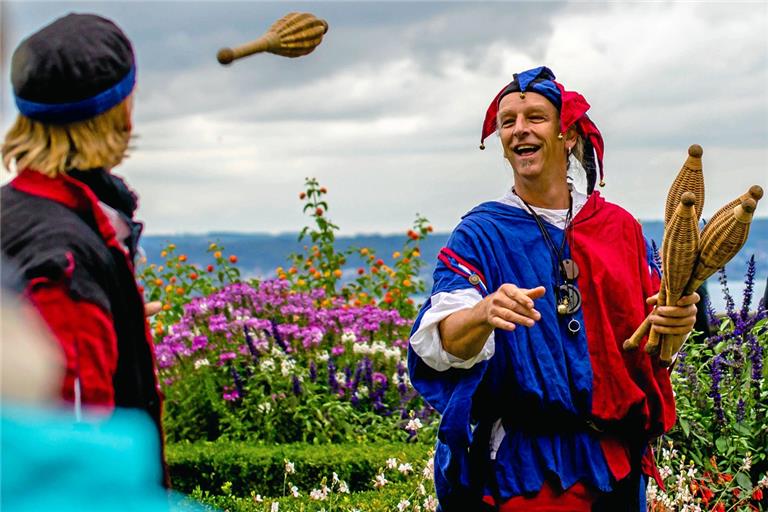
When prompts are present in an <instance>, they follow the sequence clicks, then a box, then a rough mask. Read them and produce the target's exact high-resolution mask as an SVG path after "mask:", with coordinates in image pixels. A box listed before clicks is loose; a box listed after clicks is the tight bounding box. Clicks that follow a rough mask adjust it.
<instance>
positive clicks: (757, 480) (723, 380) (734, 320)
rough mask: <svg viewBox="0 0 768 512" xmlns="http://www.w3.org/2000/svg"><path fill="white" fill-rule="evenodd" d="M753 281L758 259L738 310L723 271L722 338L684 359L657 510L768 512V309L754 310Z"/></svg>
mask: <svg viewBox="0 0 768 512" xmlns="http://www.w3.org/2000/svg"><path fill="white" fill-rule="evenodd" d="M754 277H755V260H754V257H753V258H752V259H750V261H749V263H748V266H747V275H746V277H745V285H746V286H745V292H744V297H743V299H742V306H741V308H740V309H738V310H737V309H736V307H735V301H734V300H733V298H732V297H731V294H730V292H729V290H728V286H727V280H726V278H725V271H724V270H721V272H720V282H721V285H722V287H723V293H724V295H725V299H726V313H725V316H724V317H723V318H719V319H718V318H716V317H715V315H714V313H713V312H712V310H711V307H710V306H709V305H705V307H707V308H708V311H709V313H710V314H709V316H710V322H711V323H712V324H714V325H719V329H718V332H717V334H716V335H714V336H711V337H709V338H707V339H697V338H696V337H694V338H692V339H691V340H689V341H688V342H686V344H685V345H684V352H681V354H680V357H679V359H678V361H677V364H676V366H675V370H674V372H673V374H672V382H673V386H674V389H675V396H676V401H677V413H678V423H677V426H676V427H675V428H674V429H673V430H672V431H671V432H670V433H669V434H668V436H667V440H665V441H664V443H667V442H669V443H670V445H669V447H667V446H665V447H664V449H663V450H662V454H663V457H662V459H663V461H664V462H663V463H662V464H661V465H662V466H663V467H662V476H665V477H667V481H666V484H667V489H668V493H664V492H662V491H659V490H658V489H655V490H654V500H655V506H656V507H657V508H655V509H654V510H722V511H726V510H738V511H741V510H759V508H758V507H759V506H760V504H761V503H762V505H763V506H764V505H766V503H765V498H764V490H765V488H766V484H767V483H768V480H767V479H766V477H765V475H766V474H767V473H768V448H766V447H768V424H767V423H766V419H767V418H768V378H767V377H768V376H767V375H766V368H765V366H764V364H763V357H764V354H765V352H766V350H768V319H767V318H766V316H768V315H767V313H766V305H765V304H758V305H757V308H756V310H752V311H751V310H750V309H751V306H752V299H753V297H752V294H753V289H754V288H753V285H754ZM651 489H654V488H653V487H651ZM654 500H652V501H654ZM684 507H689V508H684ZM690 507H701V508H690Z"/></svg>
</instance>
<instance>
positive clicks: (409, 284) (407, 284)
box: [403, 279, 411, 288]
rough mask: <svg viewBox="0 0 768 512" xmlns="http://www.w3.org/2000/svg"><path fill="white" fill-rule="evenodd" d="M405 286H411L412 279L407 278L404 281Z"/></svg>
mask: <svg viewBox="0 0 768 512" xmlns="http://www.w3.org/2000/svg"><path fill="white" fill-rule="evenodd" d="M403 286H405V287H406V288H410V287H411V280H410V279H405V280H404V281H403Z"/></svg>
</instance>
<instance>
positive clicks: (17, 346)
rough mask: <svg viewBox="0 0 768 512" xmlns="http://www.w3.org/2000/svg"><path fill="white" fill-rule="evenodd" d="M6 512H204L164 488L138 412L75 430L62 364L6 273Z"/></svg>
mask: <svg viewBox="0 0 768 512" xmlns="http://www.w3.org/2000/svg"><path fill="white" fill-rule="evenodd" d="M0 271H2V275H3V286H2V293H0V392H1V393H0V453H1V454H2V457H0V510H3V511H4V512H27V511H29V512H33V511H34V512H37V511H40V510H57V511H82V510H99V511H124V510H142V511H152V512H154V511H164V510H202V507H200V506H198V505H197V504H196V503H195V502H192V501H191V500H188V501H185V499H184V497H183V496H181V495H178V494H175V493H172V494H169V493H168V491H167V490H166V489H165V488H164V487H163V486H162V485H161V475H162V466H161V464H160V461H159V459H158V457H157V452H158V450H159V439H158V437H157V430H156V428H155V425H154V423H153V422H152V420H151V419H150V418H149V416H147V414H146V413H145V412H143V411H139V410H137V409H119V408H118V409H115V411H114V412H113V414H111V415H110V416H109V417H106V416H104V415H101V414H99V415H95V416H93V417H89V414H88V409H85V411H84V421H77V420H76V418H75V416H74V414H73V413H72V410H71V408H70V407H64V406H63V404H62V403H61V400H60V396H59V395H60V387H61V379H62V378H63V374H64V372H65V364H64V356H63V354H62V350H61V347H60V346H59V344H58V342H57V341H56V340H55V339H53V338H52V337H51V333H50V331H49V330H48V329H47V327H46V326H45V323H44V322H43V321H42V319H41V318H40V316H39V315H38V314H37V311H36V310H35V309H34V308H32V307H31V306H30V305H29V304H28V303H26V301H25V300H24V299H23V298H22V297H19V296H18V293H19V292H20V290H18V289H16V287H15V282H16V281H15V279H14V277H13V274H16V272H14V271H13V269H12V264H9V263H7V262H5V261H3V262H2V264H1V265H0Z"/></svg>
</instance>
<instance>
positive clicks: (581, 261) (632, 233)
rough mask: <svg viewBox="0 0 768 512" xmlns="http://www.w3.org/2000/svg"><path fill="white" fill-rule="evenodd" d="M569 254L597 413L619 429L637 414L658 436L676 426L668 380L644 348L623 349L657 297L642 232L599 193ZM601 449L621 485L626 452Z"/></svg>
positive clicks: (612, 446) (579, 222) (609, 445)
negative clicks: (581, 299)
mask: <svg viewBox="0 0 768 512" xmlns="http://www.w3.org/2000/svg"><path fill="white" fill-rule="evenodd" d="M571 253H572V257H573V259H574V261H575V262H576V264H577V265H578V266H579V270H580V272H579V278H578V287H579V289H580V290H581V293H582V295H583V296H584V297H585V300H584V305H583V311H584V322H585V324H586V330H587V344H588V349H589V354H590V359H591V362H592V372H593V375H594V377H593V379H594V382H593V389H592V413H593V415H594V416H595V417H597V418H599V419H601V420H604V421H617V420H621V419H622V418H624V417H625V416H626V415H627V414H628V413H629V412H630V409H633V408H635V407H637V408H639V412H640V414H641V417H642V421H643V428H644V430H645V431H646V433H647V434H648V436H649V437H655V436H658V435H660V434H661V433H663V432H665V431H667V430H669V429H670V428H671V427H672V426H673V425H674V422H675V402H674V398H673V395H672V386H671V383H670V380H669V374H668V372H667V371H666V369H664V368H662V367H661V366H660V365H659V362H658V358H657V357H653V358H651V357H650V356H648V354H646V353H645V351H644V350H642V348H641V349H640V350H637V351H634V352H625V351H624V350H623V349H622V344H623V342H624V340H625V339H627V338H628V337H629V336H630V335H631V334H632V333H633V332H634V330H635V329H636V328H637V326H638V325H640V324H641V323H642V321H643V319H644V318H645V316H646V315H647V314H648V313H649V312H650V309H651V308H650V306H648V305H646V304H645V299H646V298H647V297H649V296H651V295H653V294H654V293H656V291H657V290H658V277H657V276H656V277H654V276H652V275H651V273H650V272H649V268H648V262H647V258H646V248H645V241H644V238H643V236H642V230H641V228H640V224H639V223H638V222H637V221H636V220H635V219H634V218H633V217H632V216H631V215H630V214H629V213H627V212H626V211H625V210H623V209H621V208H620V207H618V206H616V205H613V204H610V203H606V202H605V200H604V199H603V198H602V197H600V194H599V193H598V192H595V193H593V194H592V195H591V196H590V199H589V200H588V201H587V204H586V205H585V206H584V208H583V209H582V210H581V211H580V212H579V214H578V215H577V216H576V219H575V222H574V229H573V241H572V244H571ZM602 446H603V452H604V453H605V456H606V460H607V461H608V463H609V466H610V468H611V471H612V472H613V473H614V476H616V477H617V478H620V477H621V476H622V474H624V473H625V469H626V467H628V464H629V461H628V460H626V465H625V463H624V460H623V459H625V458H626V453H627V450H626V449H625V448H623V447H621V446H620V443H616V442H614V441H613V440H604V441H603V443H602Z"/></svg>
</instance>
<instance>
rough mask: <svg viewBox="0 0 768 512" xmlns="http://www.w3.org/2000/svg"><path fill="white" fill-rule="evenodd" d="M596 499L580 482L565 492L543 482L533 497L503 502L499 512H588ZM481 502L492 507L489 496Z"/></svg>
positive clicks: (491, 499) (518, 497)
mask: <svg viewBox="0 0 768 512" xmlns="http://www.w3.org/2000/svg"><path fill="white" fill-rule="evenodd" d="M596 499H597V496H596V495H595V493H593V492H592V491H591V490H589V488H587V487H586V486H585V485H584V484H582V483H581V482H577V483H575V484H574V485H572V486H571V487H570V488H569V489H566V490H565V491H562V490H560V489H559V488H556V487H555V486H553V485H552V484H550V483H549V482H544V485H542V486H541V490H540V491H539V492H538V493H536V495H534V496H515V497H514V498H511V499H509V500H508V501H505V502H504V503H503V504H502V505H501V507H499V511H500V512H590V511H591V510H592V503H594V501H595V500H596ZM483 501H485V502H486V503H488V504H489V505H494V503H495V501H494V499H493V497H491V496H485V497H484V498H483Z"/></svg>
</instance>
